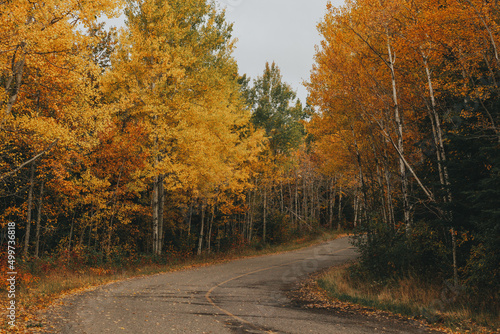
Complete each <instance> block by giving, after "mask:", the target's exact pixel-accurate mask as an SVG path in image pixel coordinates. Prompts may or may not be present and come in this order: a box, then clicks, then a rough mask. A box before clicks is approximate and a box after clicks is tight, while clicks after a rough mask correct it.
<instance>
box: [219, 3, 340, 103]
mask: <svg viewBox="0 0 500 334" xmlns="http://www.w3.org/2000/svg"><path fill="white" fill-rule="evenodd" d="M216 2H218V3H220V4H221V5H222V6H223V7H226V16H227V20H228V21H229V22H233V23H234V26H233V30H234V33H233V35H234V37H236V38H237V39H238V42H237V44H236V47H237V48H236V50H235V53H234V56H235V58H236V60H237V62H238V65H239V72H240V74H244V73H246V74H247V75H248V76H250V77H251V78H252V79H255V78H256V77H257V76H260V75H262V73H263V71H264V66H265V63H266V61H269V62H273V61H274V62H276V65H278V67H279V68H280V70H281V74H282V75H283V80H284V81H285V82H286V83H288V84H290V85H291V86H292V88H293V89H294V90H295V91H296V92H297V96H298V97H299V98H300V100H301V101H302V103H305V102H306V97H307V90H306V88H305V87H304V86H303V85H302V82H303V81H304V80H305V81H308V80H309V73H310V71H311V69H312V65H313V62H314V54H315V45H319V43H320V41H321V36H320V35H319V33H318V30H317V27H316V26H317V24H318V23H319V22H320V21H322V20H323V17H324V15H325V13H326V5H327V3H328V0H216ZM331 3H332V4H333V5H334V6H340V5H342V4H343V3H344V1H343V0H332V1H331Z"/></svg>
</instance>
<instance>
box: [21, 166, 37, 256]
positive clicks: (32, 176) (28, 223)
mask: <svg viewBox="0 0 500 334" xmlns="http://www.w3.org/2000/svg"><path fill="white" fill-rule="evenodd" d="M34 179H35V163H34V162H33V163H32V164H31V172H30V187H29V189H28V204H27V209H26V235H25V237H24V250H23V256H24V257H27V256H28V248H29V245H30V231H31V207H32V205H33V185H34Z"/></svg>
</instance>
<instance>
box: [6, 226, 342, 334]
mask: <svg viewBox="0 0 500 334" xmlns="http://www.w3.org/2000/svg"><path fill="white" fill-rule="evenodd" d="M341 235H342V232H341V231H335V232H322V233H321V234H320V235H316V236H312V237H304V238H300V239H294V240H290V241H289V242H287V243H284V244H281V245H272V246H270V245H254V246H252V247H251V246H246V247H242V248H239V249H236V250H233V251H231V252H229V253H224V254H222V253H220V254H203V255H200V256H190V257H182V256H176V257H172V258H170V259H169V260H165V259H162V260H161V261H160V260H159V259H153V258H151V257H145V258H143V259H134V261H132V260H131V259H125V260H123V261H122V262H123V265H121V264H116V263H115V264H113V265H102V266H81V265H79V266H78V267H74V265H73V264H74V263H73V264H71V263H70V262H71V261H65V260H64V257H63V259H62V260H61V259H58V260H57V263H51V264H50V265H47V263H45V262H43V260H39V261H33V262H30V263H26V264H24V269H25V273H23V282H21V284H19V286H18V287H17V288H18V291H17V293H16V302H17V303H18V304H17V314H16V316H17V318H16V324H17V326H16V328H15V329H14V330H12V328H10V327H8V325H7V322H6V321H5V323H4V324H2V323H0V332H2V330H3V329H6V330H10V331H11V332H12V333H16V332H17V333H26V332H37V331H41V330H43V326H44V325H43V321H42V319H41V317H40V314H39V311H40V310H43V309H45V308H46V307H47V306H49V305H50V304H51V303H53V302H54V301H55V300H56V299H57V298H59V297H62V296H64V295H67V294H71V293H76V292H79V291H83V290H86V289H90V288H93V287H97V286H100V285H103V284H107V283H111V282H115V281H120V280H125V279H128V278H133V277H140V276H148V275H154V274H158V273H166V272H172V271H177V270H182V269H186V268H190V267H199V266H205V265H210V264H216V263H223V262H227V261H231V260H235V259H240V258H248V257H253V256H260V255H266V254H276V253H281V252H288V251H293V250H296V249H300V248H304V247H308V246H312V245H314V244H318V243H321V242H324V241H327V240H332V239H335V238H337V237H339V236H341ZM72 262H74V261H72ZM161 262H163V263H164V264H162V263H161ZM125 264H126V265H125ZM47 268H48V269H47ZM21 270H22V268H21ZM0 293H1V294H2V295H4V294H5V295H6V294H7V291H6V290H5V289H4V288H3V286H2V288H0ZM0 304H1V307H2V309H3V310H5V308H4V306H5V305H6V304H5V303H4V302H1V303H0ZM0 316H1V317H2V320H3V319H6V317H5V315H3V314H1V315H0Z"/></svg>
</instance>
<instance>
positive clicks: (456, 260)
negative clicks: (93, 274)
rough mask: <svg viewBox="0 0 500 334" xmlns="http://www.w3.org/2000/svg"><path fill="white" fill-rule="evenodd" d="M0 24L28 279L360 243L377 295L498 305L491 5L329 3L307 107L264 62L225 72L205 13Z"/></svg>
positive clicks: (111, 9) (186, 1)
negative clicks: (431, 290)
mask: <svg viewBox="0 0 500 334" xmlns="http://www.w3.org/2000/svg"><path fill="white" fill-rule="evenodd" d="M122 8H123V9H124V11H125V14H126V18H127V19H126V27H124V28H122V29H120V30H117V29H105V26H104V24H103V23H99V21H98V19H97V18H99V17H102V16H103V15H108V16H110V17H112V16H113V15H119V13H120V10H121V9H122ZM0 23H1V27H2V29H1V30H0V85H1V89H0V112H1V113H2V116H1V118H2V121H1V125H0V184H1V185H0V226H1V228H2V230H1V238H2V242H4V241H5V240H6V238H7V224H8V222H16V224H17V234H16V236H17V243H18V245H19V249H20V250H22V256H23V258H24V260H25V261H31V260H33V261H35V260H36V259H37V258H43V257H48V256H54V255H57V254H72V253H78V254H83V255H84V256H88V258H89V259H92V261H97V260H96V259H98V261H102V262H106V261H115V260H116V259H127V258H132V257H134V256H136V255H137V254H153V255H155V256H158V257H162V256H165V257H167V258H168V256H169V255H170V254H179V253H182V254H188V255H193V256H195V255H197V254H198V255H199V254H204V253H210V252H225V251H228V250H231V249H234V248H238V247H243V246H245V245H257V244H261V245H263V244H269V243H281V242H283V241H286V240H289V239H291V238H293V237H300V236H303V235H308V234H312V233H315V232H317V231H319V230H321V229H355V230H356V231H358V233H359V238H357V239H356V241H355V243H356V245H357V246H358V247H359V248H360V250H361V258H360V263H361V265H362V267H363V268H364V269H365V270H366V271H368V272H370V273H371V274H372V275H374V276H376V277H388V276H391V275H407V274H410V273H412V274H418V275H422V276H429V277H434V278H435V277H438V278H443V279H450V280H451V281H452V282H453V284H454V285H455V286H458V285H464V286H466V287H467V288H468V289H469V291H470V292H471V293H474V294H477V295H481V296H484V298H485V300H486V301H491V300H492V299H494V300H496V301H497V300H498V291H499V270H500V266H499V264H500V252H499V245H500V231H499V229H500V224H499V222H500V154H499V153H500V129H499V128H498V127H499V126H500V125H499V123H500V104H499V102H500V97H499V93H500V86H499V81H500V57H499V53H498V52H499V51H498V49H497V48H498V46H497V45H498V44H499V43H500V38H499V37H500V6H499V4H498V3H497V2H496V1H485V0H454V1H450V0H444V1H436V0H424V1H419V2H414V1H409V0H381V1H368V0H357V1H354V0H348V1H346V4H345V6H343V7H341V8H335V7H333V6H331V5H329V6H328V8H327V11H326V15H325V17H324V19H323V20H322V21H321V23H320V24H319V25H318V29H319V31H320V33H321V34H322V36H323V41H322V43H321V45H320V46H318V48H317V53H316V57H315V65H314V67H313V69H312V72H311V78H310V80H309V82H308V83H306V85H307V87H308V89H309V94H310V95H309V98H308V101H306V102H307V103H304V104H302V103H301V101H299V100H298V99H297V97H296V94H295V92H294V91H293V89H292V88H291V87H290V86H289V85H288V84H286V83H285V82H283V80H282V76H281V73H280V69H279V67H278V66H277V64H275V63H267V64H263V72H262V75H261V76H259V77H257V78H255V79H253V80H252V79H251V78H248V77H247V76H246V75H244V74H243V73H239V72H238V66H237V63H236V61H235V59H234V58H233V56H232V51H233V49H234V48H235V45H234V40H233V38H232V24H230V23H228V22H227V21H226V19H225V14H224V11H222V10H220V9H219V8H218V7H217V6H216V5H215V3H213V2H210V1H206V0H183V1H181V0H168V1H167V0H164V1H161V0H156V1H155V0H137V1H133V0H130V1H126V3H122V2H120V1H115V0H93V1H87V0H85V1H81V0H68V1H64V2H62V1H58V0H47V1H43V2H40V1H27V0H26V1H25V0H16V1H10V0H0ZM1 251H2V252H4V251H5V250H4V249H2V250H1Z"/></svg>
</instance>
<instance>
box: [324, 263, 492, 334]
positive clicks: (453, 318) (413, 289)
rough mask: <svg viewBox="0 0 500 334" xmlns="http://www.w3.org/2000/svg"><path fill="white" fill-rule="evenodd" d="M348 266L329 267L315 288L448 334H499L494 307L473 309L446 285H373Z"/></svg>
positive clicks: (411, 281) (409, 281)
mask: <svg viewBox="0 0 500 334" xmlns="http://www.w3.org/2000/svg"><path fill="white" fill-rule="evenodd" d="M352 266H356V264H349V265H345V266H340V267H335V268H332V269H331V270H329V271H328V272H326V273H325V274H323V275H322V276H321V277H320V278H319V279H318V280H317V283H318V285H319V286H320V287H321V288H322V289H324V290H325V291H327V293H328V295H329V296H330V297H332V298H334V299H337V300H340V301H341V302H347V303H352V304H358V305H362V306H365V307H368V308H374V309H378V310H383V311H388V312H391V313H394V314H399V315H401V316H404V317H408V318H413V319H424V320H426V321H427V322H428V323H429V324H431V325H433V326H434V327H436V328H439V329H445V330H447V331H448V332H454V333H500V329H499V328H500V319H499V315H498V308H496V311H495V307H492V308H490V309H481V308H477V307H474V306H473V305H477V303H475V301H473V300H470V299H468V298H469V297H468V296H466V294H465V293H464V291H461V290H454V289H453V287H452V286H451V285H449V284H447V283H444V284H443V283H436V282H427V281H424V280H421V279H418V278H416V277H405V278H399V279H392V280H389V281H385V282H376V281H372V280H369V279H367V278H361V277H359V276H357V275H353V274H352V273H353V271H352V269H353V268H355V267H352ZM350 269H351V270H350Z"/></svg>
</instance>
